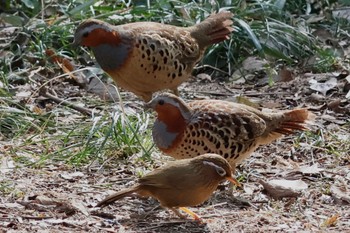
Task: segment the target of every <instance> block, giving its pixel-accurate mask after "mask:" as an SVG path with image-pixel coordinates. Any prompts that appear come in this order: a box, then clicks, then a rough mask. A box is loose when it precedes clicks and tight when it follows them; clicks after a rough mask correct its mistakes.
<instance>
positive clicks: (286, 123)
mask: <svg viewBox="0 0 350 233" xmlns="http://www.w3.org/2000/svg"><path fill="white" fill-rule="evenodd" d="M314 119H315V115H314V114H313V113H311V112H310V111H308V110H307V109H303V108H302V109H294V110H290V111H287V112H284V119H283V121H282V122H281V123H280V125H279V127H277V128H276V129H275V130H274V131H275V132H277V133H280V134H283V135H289V134H292V133H294V132H295V131H296V130H301V131H303V130H306V129H308V127H307V123H309V122H311V121H312V120H314Z"/></svg>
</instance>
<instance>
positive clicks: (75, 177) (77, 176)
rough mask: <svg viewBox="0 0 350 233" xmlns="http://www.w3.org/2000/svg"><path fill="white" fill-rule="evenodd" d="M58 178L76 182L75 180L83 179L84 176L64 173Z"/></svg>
mask: <svg viewBox="0 0 350 233" xmlns="http://www.w3.org/2000/svg"><path fill="white" fill-rule="evenodd" d="M60 176H61V177H62V178H63V179H65V180H71V181H73V180H76V179H77V178H81V177H84V176H85V174H84V173H82V172H73V173H68V172H64V173H61V174H60Z"/></svg>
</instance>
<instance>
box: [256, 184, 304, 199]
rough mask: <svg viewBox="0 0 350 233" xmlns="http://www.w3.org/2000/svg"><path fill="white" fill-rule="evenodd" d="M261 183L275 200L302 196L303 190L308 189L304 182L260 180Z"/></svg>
mask: <svg viewBox="0 0 350 233" xmlns="http://www.w3.org/2000/svg"><path fill="white" fill-rule="evenodd" d="M259 183H260V184H261V185H262V186H263V187H264V189H265V190H266V192H267V193H268V194H269V195H270V196H271V197H273V198H275V199H280V198H283V197H297V196H299V195H300V191H301V190H304V189H307V187H308V186H307V184H306V183H305V182H304V181H302V180H270V181H268V182H265V181H263V180H260V181H259Z"/></svg>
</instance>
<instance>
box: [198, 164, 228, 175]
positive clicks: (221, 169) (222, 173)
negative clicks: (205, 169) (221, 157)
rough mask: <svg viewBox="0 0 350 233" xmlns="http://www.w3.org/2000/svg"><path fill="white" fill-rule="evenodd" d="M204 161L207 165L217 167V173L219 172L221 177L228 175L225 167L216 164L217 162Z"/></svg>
mask: <svg viewBox="0 0 350 233" xmlns="http://www.w3.org/2000/svg"><path fill="white" fill-rule="evenodd" d="M203 163H204V164H205V165H209V166H211V167H213V168H215V171H216V173H218V174H219V175H220V176H221V177H224V176H226V171H225V169H223V168H222V167H220V166H218V165H216V164H215V163H213V162H208V161H203Z"/></svg>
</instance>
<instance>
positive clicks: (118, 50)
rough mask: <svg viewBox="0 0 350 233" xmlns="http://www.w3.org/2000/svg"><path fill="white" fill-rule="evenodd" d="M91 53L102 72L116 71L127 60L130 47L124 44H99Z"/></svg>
mask: <svg viewBox="0 0 350 233" xmlns="http://www.w3.org/2000/svg"><path fill="white" fill-rule="evenodd" d="M92 51H93V52H94V54H95V58H96V60H97V62H98V64H99V65H100V66H101V68H102V69H103V70H106V71H108V70H116V69H118V68H119V67H120V66H122V65H123V63H124V62H125V61H126V59H127V58H128V55H129V52H130V45H127V44H124V43H120V44H119V45H111V44H101V45H98V46H96V47H94V48H92Z"/></svg>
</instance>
